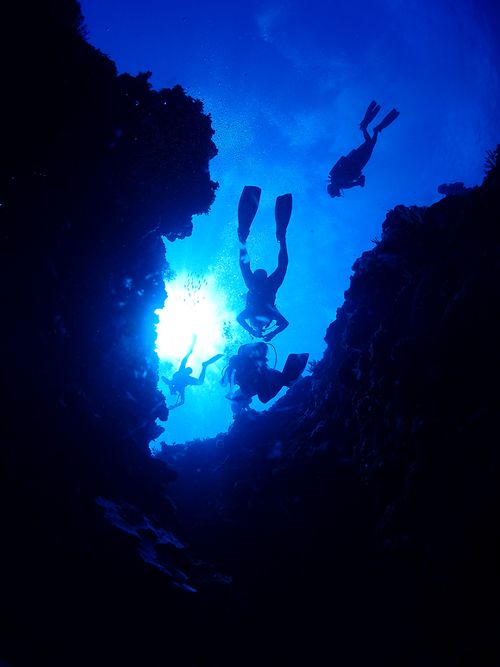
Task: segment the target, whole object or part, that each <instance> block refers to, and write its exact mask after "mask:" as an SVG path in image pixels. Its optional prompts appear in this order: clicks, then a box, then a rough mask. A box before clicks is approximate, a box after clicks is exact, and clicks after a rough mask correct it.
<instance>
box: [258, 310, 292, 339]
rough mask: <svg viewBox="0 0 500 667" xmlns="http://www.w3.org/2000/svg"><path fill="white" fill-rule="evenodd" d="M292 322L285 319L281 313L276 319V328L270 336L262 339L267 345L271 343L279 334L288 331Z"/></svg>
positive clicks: (267, 335)
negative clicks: (284, 330)
mask: <svg viewBox="0 0 500 667" xmlns="http://www.w3.org/2000/svg"><path fill="white" fill-rule="evenodd" d="M289 324H290V322H289V321H288V320H287V319H286V318H284V317H283V315H282V314H281V313H278V315H277V317H276V327H275V328H274V329H273V330H272V331H271V332H270V333H268V334H266V335H265V336H263V337H262V340H264V341H265V342H266V343H269V341H270V340H272V339H273V338H274V337H275V336H276V335H277V334H279V333H280V332H281V331H283V329H286V328H287V326H288V325H289Z"/></svg>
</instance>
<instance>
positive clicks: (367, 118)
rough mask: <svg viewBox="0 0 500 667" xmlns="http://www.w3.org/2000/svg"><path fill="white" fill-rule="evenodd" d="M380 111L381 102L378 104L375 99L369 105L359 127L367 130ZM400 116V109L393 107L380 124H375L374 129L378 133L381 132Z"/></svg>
mask: <svg viewBox="0 0 500 667" xmlns="http://www.w3.org/2000/svg"><path fill="white" fill-rule="evenodd" d="M379 111H380V104H377V103H376V102H375V100H373V101H372V102H370V104H369V105H368V109H367V110H366V113H365V115H364V118H363V120H362V121H361V123H360V125H359V127H360V128H361V129H362V130H366V129H367V127H368V125H369V124H370V123H371V122H372V120H373V119H374V118H375V116H376V115H377V114H378V112H379ZM398 116H399V111H397V110H396V109H391V111H389V113H388V114H387V115H386V116H385V117H384V118H383V119H382V120H381V121H380V123H379V124H378V125H375V127H374V128H373V131H374V132H376V133H378V132H381V131H382V130H383V129H384V128H386V127H387V126H388V125H390V124H391V123H392V122H394V121H395V120H396V118H397V117H398Z"/></svg>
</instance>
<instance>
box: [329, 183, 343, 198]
mask: <svg viewBox="0 0 500 667" xmlns="http://www.w3.org/2000/svg"><path fill="white" fill-rule="evenodd" d="M326 190H327V192H328V194H329V195H330V197H342V191H341V189H340V188H339V186H338V185H336V184H335V183H334V181H331V182H330V183H328V187H327V188H326Z"/></svg>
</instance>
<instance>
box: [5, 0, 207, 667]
mask: <svg viewBox="0 0 500 667" xmlns="http://www.w3.org/2000/svg"><path fill="white" fill-rule="evenodd" d="M6 12H7V8H4V9H2V14H3V17H2V25H3V28H4V29H5V28H6V29H7V30H8V31H9V39H8V40H4V41H3V42H2V50H3V51H2V52H3V54H4V55H5V58H4V62H10V63H13V66H12V67H10V68H6V72H5V78H4V80H3V82H2V85H3V88H4V100H5V102H4V111H5V117H4V118H5V121H4V122H3V124H2V128H1V132H2V165H1V173H0V201H1V208H0V216H1V221H2V229H3V230H4V231H3V241H4V242H3V244H2V269H3V280H2V297H3V307H4V318H5V319H4V322H5V325H4V327H3V333H4V350H5V355H4V363H3V368H4V379H5V386H6V387H7V388H8V389H7V396H6V399H5V403H4V414H5V418H4V419H3V422H2V448H1V453H0V464H1V466H0V467H1V473H0V474H1V480H0V486H1V491H2V500H3V503H2V510H3V511H2V541H3V547H4V548H3V554H4V563H3V572H4V573H9V574H8V575H7V577H8V580H7V579H6V578H5V577H4V576H2V590H3V601H2V604H3V605H4V606H5V607H6V608H8V609H9V615H8V617H9V619H10V620H9V624H8V627H6V636H10V637H11V640H10V641H15V640H14V639H13V638H14V637H15V636H16V633H17V632H21V631H22V628H23V627H24V631H25V632H26V633H27V634H28V636H30V632H32V633H34V634H32V635H31V636H32V637H33V636H34V635H37V636H38V635H39V636H40V637H42V636H44V632H45V631H47V632H48V628H49V627H55V626H57V624H58V623H60V622H63V619H64V611H63V607H64V604H68V609H69V610H73V612H74V613H78V611H77V609H78V606H79V605H80V602H81V600H79V597H78V594H77V593H76V591H73V593H74V595H73V596H71V593H70V591H71V588H72V586H76V587H77V588H78V589H79V590H80V588H81V590H80V592H82V590H84V589H85V586H86V584H85V582H86V583H87V584H88V587H89V593H88V595H89V596H90V595H91V594H90V591H91V590H93V589H94V588H95V587H97V589H98V587H99V584H98V583H97V582H98V578H99V565H98V563H99V561H100V558H101V556H100V555H99V545H100V544H101V545H104V544H106V549H108V553H107V554H106V556H105V557H104V556H103V563H104V566H103V569H102V570H101V574H102V572H103V571H106V572H108V573H109V572H110V568H111V569H112V568H113V562H112V561H113V559H112V556H111V554H112V553H113V550H114V549H116V550H118V551H117V553H121V555H122V558H123V562H124V563H125V562H126V561H127V559H126V557H125V550H126V549H131V552H134V549H135V547H133V545H130V544H129V543H127V542H126V541H125V544H124V543H123V540H122V541H120V540H118V543H117V544H114V543H113V540H112V538H109V537H108V536H106V535H105V534H104V530H103V527H102V523H99V517H98V510H97V509H96V505H95V499H96V497H97V496H99V495H107V494H111V495H113V496H115V497H122V496H126V497H127V498H129V499H131V500H133V499H134V498H136V497H140V498H141V500H142V501H143V503H144V505H146V506H148V507H149V508H151V507H154V508H155V511H156V513H157V514H158V515H162V513H163V514H164V515H165V516H170V513H169V512H170V511H169V509H168V508H167V507H166V504H165V503H164V502H163V496H162V490H163V486H164V484H165V483H166V482H168V480H169V479H171V477H172V475H171V474H170V473H168V472H166V470H165V468H164V466H163V464H161V463H160V462H158V461H155V460H153V459H152V458H151V456H150V453H149V449H148V444H149V442H150V440H151V439H152V438H153V437H154V436H155V435H156V429H157V427H156V425H155V421H156V418H157V417H158V416H160V417H161V418H162V419H166V417H167V413H166V408H165V405H164V399H163V396H162V395H161V393H159V392H158V391H157V389H156V385H157V379H158V376H157V373H158V369H157V364H158V361H157V358H156V354H155V352H154V344H155V328H154V325H155V322H156V315H155V314H154V310H155V309H156V308H159V307H161V306H162V305H163V302H164V298H165V291H164V282H163V274H164V271H165V268H166V262H165V252H164V244H163V239H162V237H163V236H166V237H167V238H169V239H170V240H174V239H176V238H183V237H185V236H187V235H189V234H190V233H191V230H192V221H191V218H192V216H193V215H196V214H200V213H206V212H208V210H209V207H210V205H211V204H212V202H213V200H214V197H215V191H216V189H217V183H214V182H213V181H211V180H210V174H209V161H210V159H211V158H213V157H214V155H215V154H216V152H217V151H216V147H215V145H214V143H213V141H212V135H213V130H212V128H211V122H210V117H209V116H207V115H206V114H204V113H203V108H202V104H201V102H200V101H198V100H194V99H192V98H190V97H189V96H187V95H186V94H185V93H184V91H183V89H182V88H181V87H180V86H176V87H174V88H172V89H168V90H167V89H163V90H160V91H155V90H152V88H151V85H150V84H149V82H148V79H149V73H143V74H138V75H137V76H130V75H128V74H122V75H120V76H118V75H117V72H116V68H115V65H114V63H113V62H112V61H111V60H110V59H109V58H108V57H107V56H105V55H104V54H102V53H101V52H99V51H98V50H97V49H95V48H94V47H92V46H90V45H89V44H88V43H87V41H86V39H85V28H84V26H83V23H82V16H81V12H80V7H79V5H78V3H77V2H75V1H73V0H42V1H37V2H31V1H29V2H26V3H22V4H17V5H16V4H15V5H11V6H9V8H8V12H9V14H8V16H7V15H6ZM110 530H114V529H110ZM35 553H36V554H37V555H36V558H34V554H35ZM115 567H116V565H115ZM123 567H124V568H125V565H123ZM118 569H119V568H118ZM131 569H132V570H133V569H134V568H133V566H131ZM76 571H78V572H79V577H78V582H79V583H78V584H77V583H75V582H76V579H75V578H74V575H72V572H76ZM92 580H93V583H91V582H92ZM94 592H95V591H94ZM23 596H24V597H25V598H26V599H28V600H30V604H31V607H30V606H28V609H29V611H28V612H26V609H25V607H24V605H23ZM49 597H51V598H52V599H54V600H55V601H59V604H60V605H61V608H60V610H59V611H58V612H55V615H54V616H50V614H49V615H48V616H47V618H46V619H45V620H42V619H43V615H44V613H46V609H44V604H43V600H44V599H48V598H49ZM61 600H64V604H63V602H61ZM54 604H55V606H57V602H55V603H54ZM110 604H111V608H112V603H110ZM117 604H118V603H117ZM50 619H52V622H51V620H50ZM44 641H47V642H49V641H50V632H49V633H48V635H47V637H46V638H45V639H44ZM69 641H70V640H69V639H68V642H69ZM96 641H97V640H96ZM54 645H55V644H54ZM25 650H26V651H28V650H29V645H26V647H25ZM40 651H41V653H40V654H39V655H38V656H37V659H41V658H40V656H42V657H43V655H44V653H43V650H42V648H40ZM2 657H3V656H2V655H1V654H0V659H1V658H2ZM51 659H52V660H53V661H55V660H56V658H55V656H52V658H51ZM28 662H29V661H28ZM63 662H64V661H63ZM16 664H17V663H16ZM19 664H20V663H19ZM65 664H67V663H65Z"/></svg>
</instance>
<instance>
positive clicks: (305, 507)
mask: <svg viewBox="0 0 500 667" xmlns="http://www.w3.org/2000/svg"><path fill="white" fill-rule="evenodd" d="M9 9H10V10H11V12H12V15H11V16H10V17H9V21H8V22H7V21H6V20H5V21H2V22H1V24H2V26H3V27H4V30H5V26H7V29H8V31H9V32H10V36H11V37H12V38H13V39H11V40H10V42H9V44H14V45H15V48H14V47H9V48H12V49H13V50H12V51H10V52H9V56H10V59H11V60H10V61H9V62H16V63H17V67H12V68H11V69H9V71H8V72H6V77H5V79H4V80H3V81H2V83H3V85H4V91H5V93H6V94H5V100H6V103H5V105H6V108H5V113H6V114H7V117H8V119H9V120H8V122H7V123H4V125H3V126H2V142H3V146H4V154H3V156H2V168H1V169H2V171H1V175H0V201H1V203H2V206H1V207H0V215H1V222H2V230H3V241H4V242H3V244H2V269H3V280H2V303H3V307H4V320H3V322H4V326H3V334H4V360H3V361H4V363H3V368H4V375H3V377H4V378H5V389H4V395H5V394H6V397H5V398H4V417H3V420H2V440H1V447H0V490H1V496H2V498H1V499H2V504H1V508H2V510H1V515H0V518H1V523H0V526H1V531H0V534H1V540H2V541H1V554H2V559H1V565H2V567H1V570H0V591H1V595H0V606H1V610H2V612H3V614H2V617H3V624H2V632H1V641H0V661H5V662H6V663H7V664H9V665H12V666H13V667H32V666H33V665H51V667H63V666H64V667H67V666H68V665H71V666H72V667H73V666H76V665H89V664H92V665H98V666H101V665H102V666H103V667H104V665H106V667H107V666H108V665H127V666H128V665H130V666H132V665H134V666H135V665H147V666H148V667H151V666H155V665H158V666H159V665H165V664H171V665H175V666H176V667H184V666H186V667H187V666H189V667H193V666H194V665H196V666H200V665H201V666H203V667H211V666H212V665H217V667H220V666H221V665H231V666H234V665H256V664H262V665H281V664H287V665H288V664H304V665H306V664H310V665H321V664H340V665H365V664H369V665H383V666H384V667H387V666H388V665H398V666H400V665H402V664H404V665H405V666H417V665H419V666H421V665H426V667H427V666H429V665H430V666H434V665H435V666H436V667H437V666H438V665H439V667H442V665H448V664H452V665H461V666H465V665H467V666H471V667H472V666H473V665H474V667H475V666H477V665H492V666H493V665H497V664H498V663H499V662H500V655H499V650H498V646H497V626H498V609H497V600H498V598H499V592H500V591H499V588H500V577H499V570H498V556H499V545H500V539H499V537H500V535H499V528H498V520H497V514H498V507H499V489H500V484H499V479H498V477H499V472H498V471H499V461H498V447H497V446H496V438H495V431H496V427H497V424H496V416H497V414H498V408H499V406H498V389H497V386H496V384H497V378H498V376H499V370H500V369H499V351H498V340H499V339H500V335H499V334H500V332H499V322H498V316H497V311H498V284H499V275H498V274H499V264H498V251H499V225H498V219H499V217H500V216H499V179H498V173H499V163H498V148H497V149H496V150H494V151H492V152H491V153H490V154H489V157H488V165H487V167H488V170H487V173H486V176H485V179H484V183H483V184H482V185H481V186H479V187H476V188H468V189H467V192H466V193H464V194H463V195H461V196H460V197H446V198H444V199H442V200H441V201H440V202H438V203H437V204H435V205H433V206H431V207H429V208H425V209H423V208H418V207H410V208H407V207H402V206H396V208H394V209H393V210H392V211H391V212H390V213H389V214H388V216H387V218H386V220H385V222H384V224H383V233H382V237H381V240H380V241H378V242H376V244H375V247H374V248H373V249H372V250H370V251H368V252H366V253H364V254H363V255H362V256H361V257H360V258H359V259H358V260H357V262H356V263H355V265H354V273H353V276H352V279H351V285H350V288H349V290H347V292H346V295H345V303H344V305H343V306H342V307H341V308H340V309H339V310H338V313H337V318H336V320H335V322H333V323H332V324H331V325H330V327H329V328H328V331H327V332H326V341H327V343H328V347H327V351H326V353H325V355H324V358H323V359H322V360H321V361H319V362H318V363H317V364H316V365H315V367H314V369H313V372H312V373H311V375H309V376H307V377H305V378H304V379H302V380H300V381H299V382H298V383H297V384H295V385H294V386H293V387H292V388H290V389H289V391H288V392H287V394H286V395H285V396H284V398H282V399H280V401H278V402H277V403H276V404H275V405H274V406H272V408H271V409H270V410H269V411H267V412H265V413H252V412H248V413H245V414H242V415H241V416H239V417H238V418H237V419H236V420H235V421H234V424H233V425H232V427H231V429H230V431H229V433H227V434H221V435H220V436H219V437H218V438H215V439H212V440H207V441H200V442H195V443H189V446H188V445H186V446H176V447H165V448H164V450H163V453H162V457H161V459H153V458H152V457H151V456H150V455H149V453H148V443H149V441H150V440H151V439H152V438H153V437H155V436H156V434H157V428H156V426H155V421H156V417H157V416H160V417H161V418H162V419H163V418H164V417H165V416H166V415H165V412H164V411H165V408H164V399H163V397H162V396H161V395H160V394H159V393H158V391H157V390H156V385H157V380H158V365H157V360H156V358H155V356H154V353H153V347H154V340H153V337H154V322H155V316H154V310H155V309H156V308H158V306H159V305H160V304H161V302H162V299H163V282H162V277H163V273H164V271H165V270H166V268H167V267H166V266H165V257H164V251H163V243H162V240H161V236H162V235H165V236H168V237H169V238H171V239H174V238H182V237H183V236H185V235H187V234H189V233H190V230H191V216H192V215H194V214H196V213H200V212H204V211H208V209H209V207H210V205H211V203H212V201H213V198H214V194H215V190H216V184H215V183H213V182H212V181H210V177H209V172H208V165H209V161H210V159H211V157H213V156H214V154H215V150H216V149H215V146H214V144H213V143H212V130H211V127H210V119H209V117H207V116H206V115H204V114H203V110H202V106H201V103H200V102H198V101H196V100H192V99H191V98H189V97H187V96H186V95H185V93H184V92H183V91H182V89H181V88H179V87H176V88H173V89H172V90H164V91H158V92H157V91H153V90H152V89H151V87H150V86H149V84H148V76H147V74H142V75H139V76H137V77H131V76H128V75H123V76H119V77H118V76H117V75H116V71H115V68H114V65H113V63H112V62H111V61H110V60H109V59H108V58H106V57H105V56H104V55H103V54H101V53H99V52H98V51H96V50H95V49H93V48H92V47H91V46H89V45H88V44H87V43H86V42H85V39H84V37H83V30H82V27H81V26H82V23H81V15H80V11H79V7H78V4H77V3H76V2H71V1H70V0H67V1H63V0H59V1H57V0H52V1H50V2H49V0H46V1H43V2H42V1H39V2H36V3H35V2H28V3H23V4H22V6H18V5H12V6H11V7H9ZM3 11H5V10H3ZM6 44H7V41H6V40H4V41H3V42H2V47H3V48H4V49H5V46H6ZM27 45H29V48H28V47H27ZM27 48H28V50H26V49H27ZM3 62H8V61H7V60H6V59H5V58H4V61H3ZM23 63H28V64H29V67H28V68H27V69H26V68H23ZM21 70H22V71H29V72H31V75H32V76H31V77H30V79H29V81H28V79H27V78H26V77H23V76H20V74H19V72H20V71H21ZM165 435H166V438H167V440H168V433H166V434H165Z"/></svg>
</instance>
